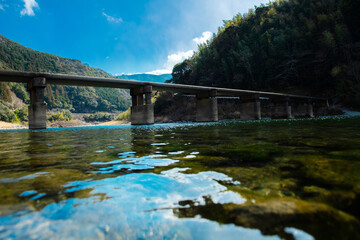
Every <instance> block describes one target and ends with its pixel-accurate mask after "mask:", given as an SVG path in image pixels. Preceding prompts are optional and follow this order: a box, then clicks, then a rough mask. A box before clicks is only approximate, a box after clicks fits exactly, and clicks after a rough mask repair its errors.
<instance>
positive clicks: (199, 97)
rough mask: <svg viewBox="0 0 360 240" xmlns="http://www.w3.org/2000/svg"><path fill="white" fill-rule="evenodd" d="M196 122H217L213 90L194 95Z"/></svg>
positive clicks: (215, 99)
mask: <svg viewBox="0 0 360 240" xmlns="http://www.w3.org/2000/svg"><path fill="white" fill-rule="evenodd" d="M196 121H197V122H217V121H219V116H218V104H217V98H216V91H215V90H212V91H210V92H201V93H198V94H196Z"/></svg>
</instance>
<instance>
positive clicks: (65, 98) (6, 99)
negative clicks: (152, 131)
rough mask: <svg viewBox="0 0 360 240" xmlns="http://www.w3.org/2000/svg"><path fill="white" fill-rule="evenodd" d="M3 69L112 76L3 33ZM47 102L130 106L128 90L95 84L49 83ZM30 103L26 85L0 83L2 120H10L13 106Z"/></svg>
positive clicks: (87, 107)
mask: <svg viewBox="0 0 360 240" xmlns="http://www.w3.org/2000/svg"><path fill="white" fill-rule="evenodd" d="M0 70H17V71H32V72H49V73H63V74H73V75H82V76H96V77H113V76H112V75H110V74H108V73H106V72H105V71H103V70H101V69H97V68H92V67H90V66H88V65H86V64H83V63H82V62H81V61H79V60H75V59H68V58H63V57H59V56H56V55H53V54H49V53H42V52H39V51H35V50H32V49H30V48H27V47H24V46H22V45H20V44H18V43H16V42H14V41H12V40H10V39H7V38H6V37H4V36H1V35H0ZM45 101H46V103H47V107H48V109H69V110H71V111H72V112H95V111H104V112H113V111H122V110H126V109H127V108H128V107H129V106H130V96H129V94H128V92H127V91H125V90H123V89H106V88H93V87H71V86H47V88H46V89H45ZM28 102H29V94H28V92H27V91H26V88H25V84H19V83H1V84H0V120H5V121H6V120H8V118H7V117H4V115H6V114H9V113H8V111H9V110H10V109H12V110H15V109H16V108H18V107H21V106H24V104H26V103H28ZM5 113H6V114H5Z"/></svg>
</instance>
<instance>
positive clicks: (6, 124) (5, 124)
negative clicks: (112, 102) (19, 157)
mask: <svg viewBox="0 0 360 240" xmlns="http://www.w3.org/2000/svg"><path fill="white" fill-rule="evenodd" d="M125 124H130V122H128V121H109V122H85V121H80V120H71V121H67V122H63V121H58V122H48V123H47V127H48V128H61V127H90V126H114V125H125ZM0 129H1V130H9V129H28V124H27V123H9V122H3V121H0Z"/></svg>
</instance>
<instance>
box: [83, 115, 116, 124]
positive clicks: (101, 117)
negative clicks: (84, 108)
mask: <svg viewBox="0 0 360 240" xmlns="http://www.w3.org/2000/svg"><path fill="white" fill-rule="evenodd" d="M84 120H85V121H86V122H107V121H111V120H113V116H112V115H111V114H109V113H95V114H89V115H85V116H84Z"/></svg>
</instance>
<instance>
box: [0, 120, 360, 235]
mask: <svg viewBox="0 0 360 240" xmlns="http://www.w3.org/2000/svg"><path fill="white" fill-rule="evenodd" d="M359 120H360V118H356V117H354V118H339V119H314V120H281V121H259V122H233V121H230V122H220V123H211V124H190V123H187V124H163V125H154V126H146V127H132V126H115V127H87V128H64V129H49V130H46V131H26V130H20V131H1V132H0V239H19V238H20V239H21V238H25V239H28V238H30V239H49V238H50V239H53V238H55V239H56V238H61V239H67V238H74V239H89V238H93V239H102V238H106V239H148V238H150V239H219V238H224V239H239V238H240V239H356V238H360V233H359V231H360V230H359V229H360V223H359V219H360V211H359V209H360V150H359V149H360V121H359Z"/></svg>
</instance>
